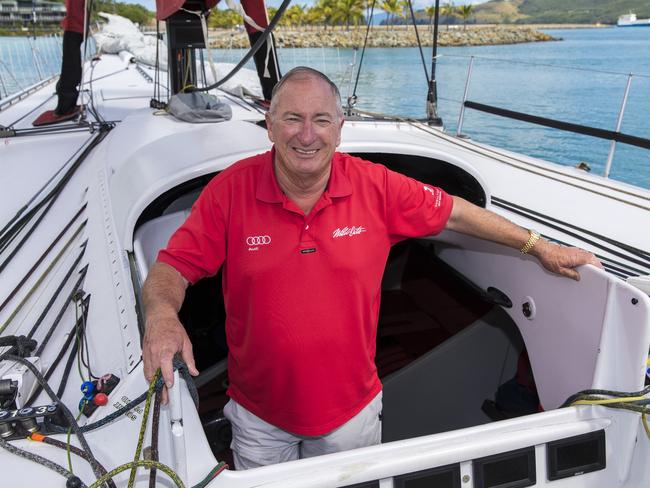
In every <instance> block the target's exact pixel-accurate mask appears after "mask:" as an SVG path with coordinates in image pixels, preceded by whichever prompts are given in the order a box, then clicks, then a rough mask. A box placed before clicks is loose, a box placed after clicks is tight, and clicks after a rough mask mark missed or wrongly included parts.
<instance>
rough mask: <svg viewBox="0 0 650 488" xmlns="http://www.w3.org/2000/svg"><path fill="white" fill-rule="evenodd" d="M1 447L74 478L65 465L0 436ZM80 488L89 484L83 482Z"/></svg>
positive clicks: (66, 476)
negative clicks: (24, 448) (13, 443)
mask: <svg viewBox="0 0 650 488" xmlns="http://www.w3.org/2000/svg"><path fill="white" fill-rule="evenodd" d="M0 447H2V448H3V449H6V450H7V451H9V452H10V453H12V454H15V455H16V456H20V457H22V458H25V459H28V460H30V461H34V462H35V463H38V464H40V465H41V466H45V467H46V468H48V469H51V470H52V471H55V472H57V473H59V474H60V475H61V476H63V477H64V478H66V479H68V478H72V477H73V476H74V475H73V474H72V473H71V472H70V471H68V470H67V469H65V468H64V467H63V466H60V465H58V464H56V463H55V462H53V461H50V460H49V459H46V458H44V457H42V456H39V455H38V454H33V453H31V452H27V451H24V450H22V449H20V448H19V447H16V446H14V445H12V444H9V443H8V442H7V441H5V440H4V439H2V438H0ZM80 488H87V486H86V485H85V484H83V483H81V485H80Z"/></svg>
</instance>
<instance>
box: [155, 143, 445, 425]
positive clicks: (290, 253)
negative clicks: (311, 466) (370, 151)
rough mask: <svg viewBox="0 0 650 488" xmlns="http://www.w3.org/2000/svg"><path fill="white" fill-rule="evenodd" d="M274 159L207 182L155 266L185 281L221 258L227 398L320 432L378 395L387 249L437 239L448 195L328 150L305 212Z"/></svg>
mask: <svg viewBox="0 0 650 488" xmlns="http://www.w3.org/2000/svg"><path fill="white" fill-rule="evenodd" d="M273 154H274V153H273V152H272V151H269V152H267V153H264V154H261V155H258V156H254V157H252V158H249V159H245V160H242V161H239V162H238V163H236V164H234V165H232V166H231V167H229V168H228V169H226V170H225V171H223V172H221V173H220V174H219V175H217V176H216V177H215V178H214V179H213V180H212V181H211V182H210V183H209V184H208V185H207V186H206V188H205V190H204V191H203V193H202V194H201V196H200V197H199V199H198V200H197V202H196V203H195V205H194V207H193V208H192V212H191V214H190V215H189V217H188V218H187V221H186V222H185V223H184V224H183V225H182V226H181V227H180V228H179V229H178V230H177V231H176V233H175V234H174V235H173V236H172V238H171V240H170V241H169V244H168V247H167V249H165V250H163V251H161V252H160V254H159V256H158V260H159V261H162V262H165V263H167V264H170V265H172V266H173V267H175V268H176V269H177V270H178V271H180V273H181V274H182V275H183V276H184V277H185V278H186V279H187V280H188V281H190V282H191V283H194V282H196V281H197V280H199V279H200V278H202V277H204V276H210V275H214V274H215V273H216V272H217V271H218V270H219V267H220V266H221V265H222V263H223V266H224V268H223V292H224V298H225V303H226V315H227V319H226V334H227V337H228V345H229V356H228V371H229V379H230V388H229V390H228V394H229V395H230V397H231V398H233V399H234V400H235V401H236V402H238V403H240V404H241V405H243V406H244V407H246V408H247V409H248V410H250V411H251V412H253V413H254V414H255V415H257V416H258V417H261V418H262V419H264V420H266V421H267V422H269V423H271V424H273V425H275V426H277V427H280V428H282V429H285V430H287V431H290V432H292V433H295V434H299V435H307V436H315V435H322V434H325V433H327V432H330V431H332V430H334V429H336V428H337V427H339V426H341V425H342V424H343V423H345V422H346V421H348V420H349V419H351V418H352V417H354V416H355V415H356V414H357V413H358V412H359V411H360V410H361V409H363V407H364V406H365V405H366V404H368V402H369V401H370V400H371V399H372V398H374V397H375V395H377V393H379V391H380V390H381V383H380V381H379V378H378V376H377V369H376V367H375V363H374V359H375V343H376V335H377V320H378V314H379V299H380V293H381V279H382V275H383V271H384V267H385V264H386V258H387V256H388V252H389V249H390V246H391V245H392V244H394V243H396V242H398V241H400V240H402V239H405V238H407V237H416V236H423V235H429V234H436V233H438V232H440V231H441V230H442V229H443V228H444V227H445V224H446V222H447V219H448V218H449V214H450V213H451V208H452V202H453V200H452V199H451V197H450V196H449V195H447V194H446V193H445V192H443V191H442V190H440V189H438V188H434V187H429V186H426V185H423V184H422V183H419V182H417V181H415V180H413V179H411V178H407V177H405V176H404V175H401V174H399V173H395V172H393V171H390V170H388V169H387V168H385V167H384V166H381V165H378V164H373V163H370V162H367V161H363V160H362V159H359V158H355V157H352V156H349V155H346V154H342V153H336V154H335V155H334V158H333V160H332V172H331V176H330V180H329V183H328V186H327V189H326V190H325V192H324V193H323V195H322V196H321V198H320V200H319V201H318V202H317V203H316V206H315V207H314V208H313V209H312V211H311V212H310V213H309V215H307V216H305V214H304V213H303V212H302V210H300V208H299V207H298V206H297V205H296V204H295V203H294V202H293V201H291V200H289V199H287V197H286V196H285V195H284V193H283V192H282V190H281V189H280V187H279V186H278V183H277V180H276V178H275V173H274V170H273Z"/></svg>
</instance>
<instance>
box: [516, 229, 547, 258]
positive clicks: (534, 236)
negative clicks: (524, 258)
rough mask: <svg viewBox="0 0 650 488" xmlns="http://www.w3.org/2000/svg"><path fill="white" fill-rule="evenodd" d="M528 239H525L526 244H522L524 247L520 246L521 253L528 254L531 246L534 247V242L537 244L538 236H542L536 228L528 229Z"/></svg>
mask: <svg viewBox="0 0 650 488" xmlns="http://www.w3.org/2000/svg"><path fill="white" fill-rule="evenodd" d="M528 234H529V237H528V241H526V244H524V247H522V248H521V250H520V251H521V254H528V253H529V252H530V251H531V249H532V248H533V247H535V244H537V241H539V238H540V237H542V236H541V235H540V234H539V232H537V231H536V230H532V229H529V230H528Z"/></svg>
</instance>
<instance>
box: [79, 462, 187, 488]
mask: <svg viewBox="0 0 650 488" xmlns="http://www.w3.org/2000/svg"><path fill="white" fill-rule="evenodd" d="M140 466H142V467H145V468H149V469H151V468H156V469H159V470H160V471H162V472H163V473H165V474H166V475H167V476H169V477H170V478H171V480H172V481H173V482H174V483H175V484H176V486H177V487H178V488H185V485H184V484H183V481H182V480H181V479H180V478H179V476H178V475H177V474H176V473H175V472H174V470H173V469H172V468H170V467H169V466H167V465H166V464H163V463H160V462H158V461H150V460H147V459H140V460H138V461H130V462H128V463H126V464H122V465H121V466H118V467H117V468H115V469H112V470H111V471H109V472H108V473H106V474H105V475H104V476H102V477H101V478H98V479H97V481H95V482H94V483H93V484H92V485H90V486H89V487H88V488H99V487H100V486H101V485H102V484H103V483H105V482H106V481H107V480H108V479H109V478H112V477H113V476H115V475H116V474H119V473H121V472H122V471H126V470H127V469H133V470H135V469H136V468H138V467H140Z"/></svg>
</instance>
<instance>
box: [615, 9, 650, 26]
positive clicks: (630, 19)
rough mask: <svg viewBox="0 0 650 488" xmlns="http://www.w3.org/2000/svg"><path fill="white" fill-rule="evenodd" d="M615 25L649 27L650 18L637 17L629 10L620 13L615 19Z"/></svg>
mask: <svg viewBox="0 0 650 488" xmlns="http://www.w3.org/2000/svg"><path fill="white" fill-rule="evenodd" d="M616 25H617V26H619V27H650V19H637V18H636V14H633V13H632V12H630V13H629V14H624V15H621V16H620V17H619V18H618V20H617V21H616Z"/></svg>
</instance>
